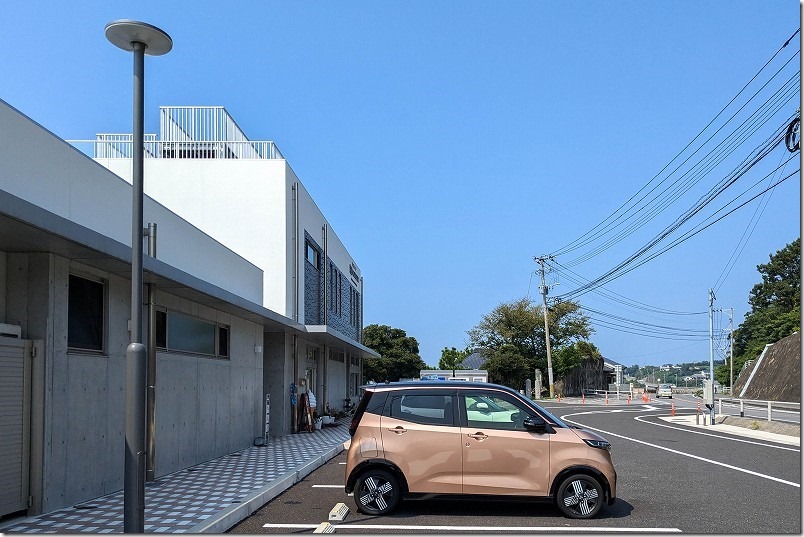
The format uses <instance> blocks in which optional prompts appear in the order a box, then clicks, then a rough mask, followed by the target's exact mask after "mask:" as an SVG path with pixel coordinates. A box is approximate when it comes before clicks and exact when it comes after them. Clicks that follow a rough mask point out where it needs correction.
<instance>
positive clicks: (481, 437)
mask: <svg viewBox="0 0 804 537" xmlns="http://www.w3.org/2000/svg"><path fill="white" fill-rule="evenodd" d="M466 436H468V437H469V438H474V439H475V440H485V439H486V438H488V437H489V436H488V435H487V434H483V433H480V432H477V433H475V434H467V435H466Z"/></svg>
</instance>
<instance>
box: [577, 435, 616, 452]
mask: <svg viewBox="0 0 804 537" xmlns="http://www.w3.org/2000/svg"><path fill="white" fill-rule="evenodd" d="M583 441H584V442H586V445H587V446H590V447H593V448H597V449H605V450H606V451H611V444H610V443H609V442H607V441H606V440H589V439H586V438H584V440H583Z"/></svg>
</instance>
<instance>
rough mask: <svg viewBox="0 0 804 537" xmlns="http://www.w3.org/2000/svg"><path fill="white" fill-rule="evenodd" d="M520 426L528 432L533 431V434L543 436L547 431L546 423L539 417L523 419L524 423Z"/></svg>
mask: <svg viewBox="0 0 804 537" xmlns="http://www.w3.org/2000/svg"><path fill="white" fill-rule="evenodd" d="M522 425H523V426H524V427H525V429H527V430H528V431H533V432H534V433H538V434H544V433H545V432H546V431H547V422H546V421H544V418H542V417H541V416H538V415H537V416H528V417H527V418H525V421H524V422H523V423H522Z"/></svg>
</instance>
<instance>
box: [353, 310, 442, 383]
mask: <svg viewBox="0 0 804 537" xmlns="http://www.w3.org/2000/svg"><path fill="white" fill-rule="evenodd" d="M363 344H364V345H365V346H366V347H368V348H370V349H372V350H375V351H377V353H379V354H380V358H366V359H365V360H363V377H364V378H365V379H366V380H373V381H375V382H385V381H397V380H399V379H403V378H419V371H420V370H422V369H426V368H427V366H426V364H425V363H424V360H422V359H421V356H419V342H418V341H416V338H414V337H411V336H408V335H407V333H406V332H405V331H404V330H402V329H400V328H392V327H390V326H387V325H377V324H370V325H368V326H366V327H365V328H364V329H363Z"/></svg>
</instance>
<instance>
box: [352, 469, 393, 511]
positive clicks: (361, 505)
mask: <svg viewBox="0 0 804 537" xmlns="http://www.w3.org/2000/svg"><path fill="white" fill-rule="evenodd" d="M399 497H400V493H399V484H398V482H397V480H396V478H394V476H392V475H391V474H389V473H388V472H386V471H384V470H368V471H366V472H365V473H363V474H362V475H361V476H360V477H359V478H358V479H357V486H356V487H355V503H356V504H357V510H358V511H360V512H361V513H363V514H364V515H387V514H388V513H390V512H392V511H393V510H394V509H396V506H397V504H398V503H399Z"/></svg>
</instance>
